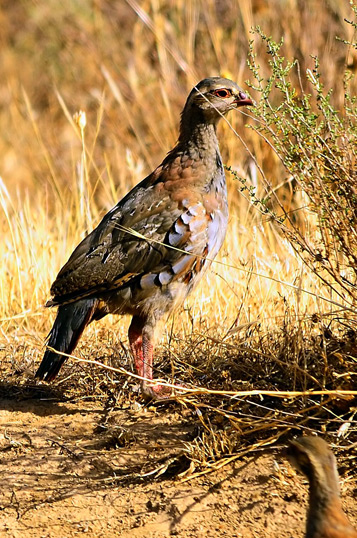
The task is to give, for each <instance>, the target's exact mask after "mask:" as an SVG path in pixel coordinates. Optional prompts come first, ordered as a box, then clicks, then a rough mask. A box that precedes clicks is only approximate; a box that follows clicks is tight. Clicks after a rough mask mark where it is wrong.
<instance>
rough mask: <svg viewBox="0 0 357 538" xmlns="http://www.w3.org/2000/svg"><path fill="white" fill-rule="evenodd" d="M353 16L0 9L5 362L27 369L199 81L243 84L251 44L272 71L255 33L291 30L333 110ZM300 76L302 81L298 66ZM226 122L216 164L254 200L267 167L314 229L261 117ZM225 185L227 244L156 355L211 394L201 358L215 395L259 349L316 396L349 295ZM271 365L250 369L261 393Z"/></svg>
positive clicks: (128, 7) (141, 5) (104, 337)
mask: <svg viewBox="0 0 357 538" xmlns="http://www.w3.org/2000/svg"><path fill="white" fill-rule="evenodd" d="M346 17H347V18H351V17H352V13H351V9H350V6H349V2H348V1H347V0H346V1H338V0H311V1H309V2H304V1H300V0H271V1H269V2H268V1H266V0H246V1H245V2H238V1H236V0H224V1H220V2H215V1H213V0H206V1H205V2H203V1H193V0H189V1H183V0H182V1H181V0H179V1H173V0H143V1H141V2H139V1H136V0H126V1H125V2H124V1H116V2H106V1H104V0H99V1H97V2H94V3H88V2H85V1H78V2H62V3H58V2H54V1H53V0H50V1H48V2H41V1H40V2H32V1H30V0H24V1H23V2H21V3H19V2H7V3H5V4H3V5H2V7H1V11H0V24H1V28H2V29H3V30H2V32H1V36H0V39H1V48H2V64H1V67H0V72H1V80H2V84H1V88H0V126H1V131H0V132H1V137H0V155H1V160H0V175H1V183H0V205H1V220H0V236H1V242H0V255H1V259H2V265H1V267H0V350H1V348H2V349H3V353H4V355H5V357H7V358H9V357H10V361H12V364H13V365H14V367H16V368H18V369H20V370H21V368H28V369H29V371H30V372H31V371H33V370H34V368H35V366H36V365H37V363H38V360H39V359H40V356H41V352H42V349H43V340H44V337H45V335H46V334H47V332H48V330H49V329H50V327H51V322H52V321H53V317H54V313H53V312H52V311H48V310H45V309H44V308H43V305H44V303H45V302H46V299H47V298H48V294H49V289H50V284H51V282H52V281H53V279H54V277H55V276H56V274H57V272H58V270H59V269H60V267H61V265H62V264H63V263H64V262H65V261H66V259H67V257H68V256H69V254H70V253H71V251H72V249H73V248H74V247H75V245H76V244H77V243H78V242H79V240H80V239H81V238H82V237H83V236H84V234H85V233H86V231H88V230H90V229H91V228H92V227H93V226H94V225H95V224H96V223H97V222H98V221H99V220H100V218H101V216H102V215H103V214H104V213H105V212H106V211H107V210H108V209H109V208H110V207H111V206H112V205H114V204H115V203H116V202H117V200H118V199H120V198H121V197H122V196H123V195H124V194H125V193H126V192H127V191H128V190H129V189H130V188H131V187H132V186H133V185H134V184H135V183H137V182H138V181H139V180H141V179H142V178H143V177H144V176H145V175H146V174H147V173H149V172H150V171H151V170H152V169H153V168H154V167H155V166H156V165H157V164H158V163H159V162H160V161H161V159H162V158H163V156H164V155H165V153H166V152H167V151H168V150H169V149H170V148H171V147H172V146H173V144H174V143H175V140H176V136H177V129H178V122H179V113H180V110H181V109H182V106H183V104H184V101H185V98H186V95H187V93H188V91H189V90H190V89H191V87H192V85H193V84H194V83H196V82H197V81H198V80H200V79H201V78H204V77H207V76H211V75H217V74H221V75H223V76H227V77H229V78H232V79H233V80H235V81H237V82H238V83H239V84H240V85H242V86H243V87H244V88H246V85H245V80H246V79H248V78H250V77H251V73H250V72H249V69H248V68H247V64H246V60H247V55H248V41H249V40H250V39H254V42H255V43H254V46H255V51H256V53H257V61H258V62H259V64H260V66H261V69H262V73H263V74H265V75H266V76H268V74H269V65H268V60H269V54H267V50H266V47H265V44H264V42H262V41H259V39H258V37H257V36H256V35H255V36H254V37H253V35H252V34H251V33H250V29H251V27H253V26H256V25H260V26H261V27H262V28H263V30H264V32H265V33H266V34H268V35H272V36H273V37H274V38H275V39H277V40H279V39H280V38H281V37H283V38H284V47H283V51H284V54H285V55H286V57H287V58H297V59H298V61H299V67H300V71H301V73H304V72H305V71H306V69H307V68H311V69H312V68H313V65H314V62H313V59H312V58H311V55H317V56H318V57H319V59H320V66H321V72H322V73H323V76H324V83H325V86H326V88H331V89H332V90H333V94H332V100H333V102H334V104H335V106H336V107H340V108H341V109H342V107H343V102H344V87H343V73H344V70H345V68H346V67H348V68H349V69H350V70H351V72H355V70H356V57H355V56H353V51H352V50H351V48H349V47H348V46H346V45H344V44H343V43H342V42H341V41H337V40H336V36H340V37H341V38H342V39H345V40H351V39H353V28H352V27H351V26H350V25H348V24H346V23H345V22H344V19H345V18H346ZM295 83H296V85H297V86H299V85H300V84H302V85H303V86H304V84H305V82H304V79H303V77H301V78H299V76H298V73H297V74H296V81H295ZM351 84H352V88H353V87H354V88H356V82H353V81H352V82H351ZM353 85H354V86H353ZM305 89H306V88H305ZM253 97H254V95H253ZM80 110H83V111H85V114H86V118H87V124H86V126H85V128H84V129H82V131H81V129H80V128H79V126H78V123H76V121H74V119H73V114H74V113H76V112H78V111H80ZM228 119H229V122H230V124H228V123H222V125H221V126H220V129H219V137H220V140H221V149H222V155H223V160H224V162H225V163H227V164H229V165H230V166H232V167H233V169H235V170H236V171H238V173H239V174H240V175H241V176H243V177H244V178H246V180H247V182H248V184H249V185H250V186H255V187H256V188H257V191H256V192H257V195H258V196H259V195H262V196H263V194H264V186H263V185H262V184H261V181H260V175H259V167H261V168H262V169H263V170H264V173H265V175H266V176H267V177H268V178H269V181H270V183H271V185H272V187H273V189H274V190H275V191H276V193H277V195H278V196H279V199H280V200H281V201H282V203H283V205H284V207H285V209H286V210H290V211H294V213H295V215H296V222H297V223H298V225H299V226H301V230H303V233H304V234H307V235H308V234H311V235H313V234H314V221H313V219H312V218H311V215H310V213H309V211H307V210H306V208H305V206H306V199H305V198H304V195H303V194H296V193H294V191H293V189H292V187H291V184H290V182H289V178H288V177H287V175H286V173H285V172H284V171H283V169H282V167H281V165H280V163H279V160H278V158H277V157H276V155H275V154H274V152H273V151H272V150H271V148H270V147H269V145H268V144H266V143H265V142H264V141H263V140H262V139H261V138H260V137H259V136H258V135H257V133H255V132H254V131H253V130H250V129H247V128H246V127H245V125H246V124H254V122H255V121H257V118H254V117H251V114H249V113H248V112H246V113H236V114H233V113H232V114H231V115H230V116H229V118H228ZM235 132H237V133H239V136H240V137H241V140H239V139H238V138H237V136H236V134H235ZM245 146H246V147H245ZM246 148H248V149H249V151H247V149H246ZM250 153H251V154H252V155H253V156H254V159H253V158H252V156H251V155H250ZM228 181H229V203H230V222H229V231H228V235H227V239H226V242H225V245H224V247H223V249H222V252H221V253H220V255H219V258H218V260H217V263H215V264H214V265H213V266H212V271H211V273H210V274H209V275H208V277H207V279H206V280H205V282H204V283H202V284H201V286H200V288H199V290H198V291H197V292H196V293H195V294H194V295H193V296H192V297H190V299H189V300H188V302H187V304H186V306H185V308H184V310H183V311H182V313H181V314H180V315H176V317H175V319H174V320H173V321H172V323H173V325H172V323H171V322H170V323H169V324H168V325H167V326H166V330H165V331H164V337H163V340H162V344H161V348H160V349H159V355H160V356H164V357H166V358H167V357H169V358H170V359H172V360H173V362H174V363H175V365H176V366H175V367H176V369H177V372H178V374H179V377H180V376H181V377H183V378H185V376H186V377H187V376H188V378H189V379H188V381H190V375H191V374H192V376H194V373H193V372H195V371H199V372H200V375H198V376H197V377H196V378H194V382H195V383H198V384H202V385H203V386H205V385H208V386H209V385H211V384H212V386H213V385H214V383H213V381H212V378H211V377H210V374H209V370H208V366H211V367H212V368H213V370H212V371H217V369H218V370H219V371H220V374H219V375H218V376H217V378H216V381H217V383H218V384H219V383H222V385H224V383H225V381H224V380H226V381H227V383H226V385H225V388H232V386H236V385H235V383H238V381H237V378H238V377H239V376H240V377H241V378H242V379H243V378H244V375H243V377H242V372H241V371H239V375H238V374H237V376H236V377H234V376H232V371H233V370H234V369H235V368H236V364H237V361H238V362H239V360H240V359H241V358H242V360H243V363H242V364H244V366H242V368H243V369H244V368H246V369H247V371H248V370H249V368H250V369H251V373H252V375H250V376H248V377H249V381H248V380H247V379H248V377H247V378H246V381H244V382H245V383H247V386H248V387H254V375H253V374H254V371H255V370H254V368H255V366H254V365H256V364H257V361H258V360H259V354H262V353H263V352H264V353H267V356H262V357H261V361H265V360H267V361H268V362H269V360H270V359H272V358H273V359H274V360H276V361H277V362H276V363H274V364H280V366H281V367H282V371H284V368H285V370H286V364H290V365H291V364H294V365H295V366H294V368H295V369H294V372H295V373H291V371H290V370H289V373H288V377H289V379H290V380H291V385H289V387H288V388H291V389H292V388H294V387H295V388H301V387H307V386H310V388H311V383H310V381H311V379H310V377H309V376H310V373H311V372H310V373H309V371H308V370H309V367H310V366H311V361H312V360H313V357H314V356H315V357H316V356H319V357H320V356H321V355H323V356H324V357H325V358H326V357H327V352H326V349H327V347H328V346H329V345H330V343H331V339H330V340H328V341H327V340H326V337H327V336H326V335H327V333H326V331H327V330H329V331H330V332H331V334H332V335H333V342H334V344H335V346H337V347H338V343H339V342H340V341H341V339H342V338H343V337H344V334H345V332H344V331H345V329H346V326H347V328H348V330H350V320H351V315H349V316H347V318H346V315H345V309H344V307H345V305H344V302H343V299H341V297H339V296H338V295H337V294H334V293H333V292H332V291H331V290H330V289H328V290H327V289H326V288H325V287H324V285H323V283H322V282H321V281H320V280H319V279H318V278H317V277H316V275H315V274H314V272H312V271H309V270H308V269H307V267H306V265H305V264H304V263H303V262H302V260H301V259H300V258H299V256H298V255H297V254H296V252H295V251H294V249H293V248H292V247H291V245H290V244H289V242H288V241H287V240H286V239H284V238H282V237H281V235H280V234H279V231H278V230H277V228H276V227H275V226H274V225H273V224H272V223H271V222H269V219H267V218H266V217H264V215H263V216H262V215H261V214H260V213H259V212H258V211H257V210H256V208H255V207H254V206H252V204H251V201H250V200H249V198H247V196H245V193H244V192H243V193H242V192H240V185H239V183H238V182H237V181H235V180H234V178H233V177H232V176H231V175H228ZM127 323H128V320H125V319H124V320H120V321H118V320H117V319H114V318H113V319H112V318H110V317H108V318H106V319H105V320H104V321H103V322H100V323H98V324H96V325H93V326H91V327H90V328H89V329H88V331H87V333H86V334H87V337H86V338H85V339H84V342H86V345H87V347H86V348H83V349H82V356H84V357H86V356H88V354H90V356H91V358H96V357H97V358H101V357H102V356H105V355H106V353H107V351H106V352H103V351H102V347H101V346H107V348H109V349H111V350H112V351H113V350H114V352H113V354H114V355H115V352H116V351H115V350H118V347H119V342H120V341H122V342H123V343H124V344H126V328H127ZM104 328H105V331H104ZM274 335H275V336H274ZM274 338H275V339H274ZM89 342H90V344H89ZM187 342H189V344H188V343H187ZM212 342H213V344H212ZM229 346H231V348H230V347H229ZM107 348H106V349H107ZM233 348H234V349H235V351H234V352H233V351H232V349H233ZM230 350H231V351H230ZM264 350H265V351H264ZM333 352H334V353H335V352H336V353H337V351H336V349H335V348H333ZM79 353H81V351H80V350H79ZM249 353H251V354H250V355H249ZM264 353H263V354H264ZM109 354H110V352H109ZM254 354H255V355H254ZM269 354H270V359H269V356H268V355H269ZM119 356H120V353H119ZM253 356H254V357H253ZM349 356H350V357H351V356H353V353H352V352H351V351H350V352H349ZM244 357H245V358H244ZM252 357H253V359H252ZM218 359H220V360H221V359H222V361H221V362H219V360H218ZM320 359H321V357H320V358H319V359H318V360H320ZM245 360H248V362H247V363H246V362H244V361H245ZM250 360H252V362H249V361H250ZM321 360H322V359H321ZM324 360H325V359H324ZM326 360H327V359H326ZM336 360H337V359H336ZM341 360H342V361H345V366H346V368H345V373H346V372H347V373H348V375H349V377H348V376H347V377H346V376H345V377H343V380H346V379H347V380H350V379H351V375H352V381H355V379H356V373H355V371H354V373H353V371H352V370H351V369H352V367H355V358H354V359H351V360H350V361H349V362H346V358H345V356H343V357H342V359H341ZM217 361H218V362H217ZM279 361H280V363H279ZM282 361H283V362H282ZM284 361H286V362H284ZM223 363H224V366H222V364H223ZM281 363H282V364H281ZM284 365H285V366H284ZM309 365H310V366H309ZM205 368H207V369H206V370H205ZM214 369H216V370H214ZM273 370H274V366H271V370H269V372H270V371H271V372H273ZM300 370H301V371H303V372H305V374H304V376H302V378H300V377H301V375H302V374H301V371H300ZM342 370H343V368H342ZM286 371H287V370H286ZM187 372H189V375H188V374H187ZM269 372H268V371H266V372H265V373H264V372H263V371H261V372H260V373H259V375H257V379H258V378H259V382H257V386H258V388H262V386H263V382H264V380H266V379H267V377H266V376H267V375H268V373H269ZM318 372H320V370H318ZM324 372H325V373H324V374H323V375H322V377H321V378H320V377H319V378H318V382H316V383H315V385H316V386H319V387H320V388H321V387H322V388H324V387H326V380H329V379H330V377H331V375H332V373H333V372H332V373H331V372H329V371H328V365H327V363H326V364H325V366H324ZM351 372H352V374H351ZM320 373H321V372H320ZM320 373H319V374H318V375H320ZM247 375H248V374H247ZM271 375H272V378H271V379H274V376H273V373H272V374H271ZM333 375H334V374H333ZM336 375H337V374H336ZM338 375H343V372H341V371H339V373H338ZM346 375H347V374H346ZM299 376H300V377H299ZM353 376H354V377H353ZM298 379H300V381H297V380H298ZM284 382H285V381H284ZM312 385H313V386H315V385H314V383H313V384H312ZM237 386H240V385H237ZM277 387H278V388H279V384H277ZM343 387H344V388H352V387H353V383H352V384H351V382H350V381H348V382H347V385H343ZM216 388H217V387H216ZM223 388H224V387H223ZM280 388H281V387H280ZM334 388H336V385H334ZM341 420H342V419H341Z"/></svg>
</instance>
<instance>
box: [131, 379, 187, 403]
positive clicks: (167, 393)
mask: <svg viewBox="0 0 357 538" xmlns="http://www.w3.org/2000/svg"><path fill="white" fill-rule="evenodd" d="M176 387H177V388H180V385H176ZM141 392H142V395H143V396H144V398H146V399H147V400H157V401H159V400H170V399H175V397H176V394H177V393H176V390H175V388H174V387H167V386H165V385H159V384H156V385H149V384H146V383H145V384H143V385H142V387H141Z"/></svg>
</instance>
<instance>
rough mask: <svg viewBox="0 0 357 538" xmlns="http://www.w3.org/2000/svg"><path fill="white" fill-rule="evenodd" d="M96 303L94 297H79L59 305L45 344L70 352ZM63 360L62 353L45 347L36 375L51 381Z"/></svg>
mask: <svg viewBox="0 0 357 538" xmlns="http://www.w3.org/2000/svg"><path fill="white" fill-rule="evenodd" d="M96 305H97V300H96V299H81V300H80V301H76V302H75V303H70V304H66V305H60V306H59V308H58V312H57V317H56V320H55V322H54V324H53V327H52V329H51V331H50V333H49V335H48V340H47V346H49V347H52V348H54V349H57V350H58V351H62V352H63V353H68V354H70V353H72V351H73V350H74V348H75V347H76V345H77V343H78V340H79V339H80V337H81V334H82V332H83V331H84V328H85V327H86V325H88V323H90V322H91V320H92V318H93V314H94V312H95V308H96ZM65 360H66V357H64V356H63V355H59V354H58V353H55V352H54V351H51V350H50V349H47V350H46V351H45V354H44V356H43V359H42V362H41V364H40V366H39V368H38V370H37V372H36V377H38V378H39V379H44V380H45V381H52V380H53V379H55V377H56V376H57V374H58V372H59V371H60V368H61V366H62V364H63V363H64V361H65Z"/></svg>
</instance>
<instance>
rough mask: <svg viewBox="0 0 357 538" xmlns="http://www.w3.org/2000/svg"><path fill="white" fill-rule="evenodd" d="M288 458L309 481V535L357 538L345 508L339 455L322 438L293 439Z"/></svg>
mask: <svg viewBox="0 0 357 538" xmlns="http://www.w3.org/2000/svg"><path fill="white" fill-rule="evenodd" d="M288 457H289V459H290V461H291V462H292V464H293V465H294V466H295V467H296V468H297V469H298V470H299V471H300V472H302V473H303V474H305V475H306V476H307V478H308V480H309V508H308V513H307V523H306V535H305V536H306V538H357V531H356V530H355V529H354V528H353V527H352V526H351V524H350V522H349V521H348V519H347V517H346V516H345V514H344V513H343V511H342V506H341V500H340V491H339V490H340V488H339V479H338V472H337V464H336V458H335V456H334V455H333V453H332V452H331V450H330V449H329V446H328V444H327V443H326V442H325V441H323V440H322V439H320V438H319V437H300V438H298V439H296V440H294V441H291V443H290V447H289V448H288Z"/></svg>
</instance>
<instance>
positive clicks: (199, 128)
mask: <svg viewBox="0 0 357 538" xmlns="http://www.w3.org/2000/svg"><path fill="white" fill-rule="evenodd" d="M218 120H219V117H217V116H213V117H211V118H210V117H207V113H204V112H203V111H202V110H201V109H199V108H198V107H194V106H191V107H189V108H188V107H185V109H184V111H183V113H182V117H181V125H180V135H179V139H178V144H177V145H178V146H180V147H184V148H185V149H187V151H188V153H190V152H194V153H195V152H197V151H198V152H199V154H200V157H201V158H202V157H203V158H209V157H210V156H211V155H212V156H215V155H216V153H217V151H219V146H218V140H217V135H216V126H217V123H218Z"/></svg>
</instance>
